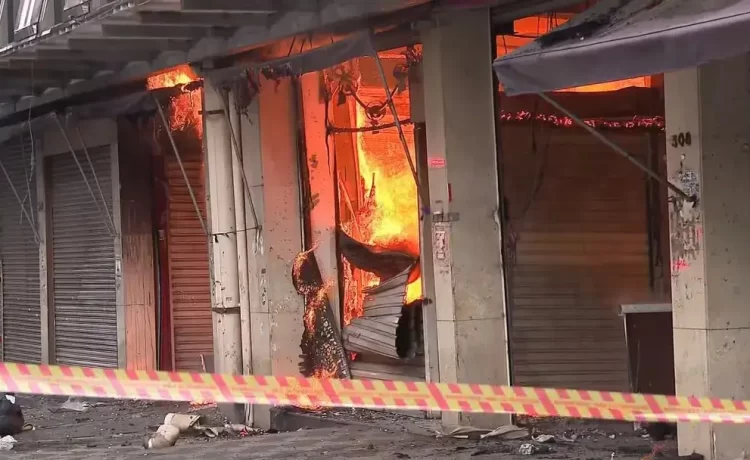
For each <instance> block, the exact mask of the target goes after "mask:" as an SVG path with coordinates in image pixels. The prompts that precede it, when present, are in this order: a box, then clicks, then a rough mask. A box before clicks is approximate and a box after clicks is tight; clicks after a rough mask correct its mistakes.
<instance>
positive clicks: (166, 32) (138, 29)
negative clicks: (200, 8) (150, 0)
mask: <svg viewBox="0 0 750 460" xmlns="http://www.w3.org/2000/svg"><path fill="white" fill-rule="evenodd" d="M233 32H234V28H230V27H213V26H207V27H196V26H185V25H175V26H171V27H164V26H162V25H155V24H149V25H138V24H134V25H130V24H128V25H122V24H106V25H102V34H103V35H104V37H117V38H139V39H150V40H159V39H183V40H187V39H192V40H196V39H199V38H202V37H205V36H207V35H211V36H219V37H229V36H231V34H232V33H233Z"/></svg>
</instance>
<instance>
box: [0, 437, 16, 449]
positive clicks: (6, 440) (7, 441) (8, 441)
mask: <svg viewBox="0 0 750 460" xmlns="http://www.w3.org/2000/svg"><path fill="white" fill-rule="evenodd" d="M17 442H18V441H16V438H14V437H13V436H5V437H3V438H0V451H3V450H5V451H7V450H13V447H15V445H16V443H17Z"/></svg>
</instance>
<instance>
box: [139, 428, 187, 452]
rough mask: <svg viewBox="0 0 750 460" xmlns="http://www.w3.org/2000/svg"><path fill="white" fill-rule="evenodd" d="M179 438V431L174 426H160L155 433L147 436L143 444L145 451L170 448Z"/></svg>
mask: <svg viewBox="0 0 750 460" xmlns="http://www.w3.org/2000/svg"><path fill="white" fill-rule="evenodd" d="M179 437H180V429H179V428H177V427H176V426H174V425H161V426H159V428H157V429H156V433H154V434H153V435H151V436H147V437H146V439H145V440H144V442H143V447H145V448H146V449H163V448H165V447H172V446H174V445H175V444H177V438H179Z"/></svg>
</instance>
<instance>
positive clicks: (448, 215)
mask: <svg viewBox="0 0 750 460" xmlns="http://www.w3.org/2000/svg"><path fill="white" fill-rule="evenodd" d="M459 220H461V215H460V214H459V213H457V212H436V213H434V214H433V215H432V221H433V222H435V223H450V222H458V221H459Z"/></svg>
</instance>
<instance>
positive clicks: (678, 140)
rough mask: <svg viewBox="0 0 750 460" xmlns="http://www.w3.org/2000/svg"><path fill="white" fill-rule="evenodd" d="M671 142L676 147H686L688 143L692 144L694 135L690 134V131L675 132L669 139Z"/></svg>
mask: <svg viewBox="0 0 750 460" xmlns="http://www.w3.org/2000/svg"><path fill="white" fill-rule="evenodd" d="M669 143H670V144H672V147H674V148H678V147H685V146H686V145H690V144H692V143H693V137H692V136H691V135H690V131H688V132H686V133H679V134H673V135H672V137H671V138H670V139H669Z"/></svg>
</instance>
